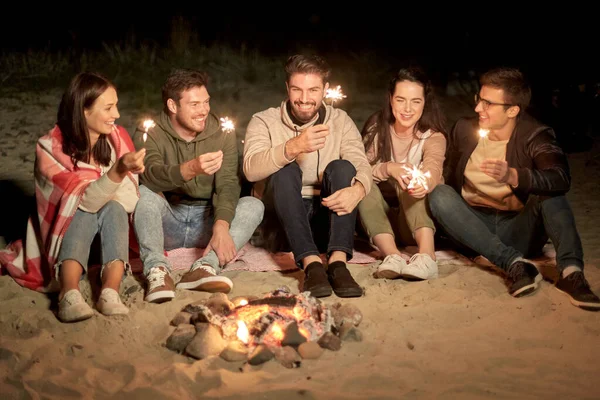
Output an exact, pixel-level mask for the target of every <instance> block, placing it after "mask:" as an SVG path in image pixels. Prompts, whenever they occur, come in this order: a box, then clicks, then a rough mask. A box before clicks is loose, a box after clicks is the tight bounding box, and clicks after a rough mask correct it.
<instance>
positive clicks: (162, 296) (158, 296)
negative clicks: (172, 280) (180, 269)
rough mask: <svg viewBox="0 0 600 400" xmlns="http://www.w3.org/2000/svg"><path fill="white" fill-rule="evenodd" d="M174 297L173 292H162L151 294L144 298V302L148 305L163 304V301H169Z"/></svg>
mask: <svg viewBox="0 0 600 400" xmlns="http://www.w3.org/2000/svg"><path fill="white" fill-rule="evenodd" d="M174 297H175V292H173V291H171V290H162V291H160V292H156V293H152V294H149V295H148V296H146V298H145V299H144V300H146V301H147V302H149V303H156V304H160V303H164V302H165V301H171V300H173V298H174Z"/></svg>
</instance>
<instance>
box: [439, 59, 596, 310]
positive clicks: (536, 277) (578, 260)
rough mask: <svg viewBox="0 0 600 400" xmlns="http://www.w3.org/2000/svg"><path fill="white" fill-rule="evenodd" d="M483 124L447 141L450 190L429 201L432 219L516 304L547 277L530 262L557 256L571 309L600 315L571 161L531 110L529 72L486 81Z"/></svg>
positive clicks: (457, 131)
mask: <svg viewBox="0 0 600 400" xmlns="http://www.w3.org/2000/svg"><path fill="white" fill-rule="evenodd" d="M480 83H481V89H480V91H479V94H478V95H477V96H476V98H475V100H476V106H475V112H477V114H478V118H474V119H473V118H463V119H460V120H459V121H458V122H457V123H456V124H455V126H454V129H453V130H452V133H451V135H450V137H449V138H448V150H447V155H446V165H445V168H444V178H445V182H446V184H445V185H438V186H436V188H435V189H434V190H433V192H432V193H430V194H429V205H430V208H431V212H432V215H433V216H434V218H435V219H436V220H437V222H438V223H439V225H440V226H441V227H442V228H443V230H444V231H445V232H446V233H447V234H448V236H449V237H450V238H451V239H452V240H454V241H456V242H457V243H458V244H459V245H461V247H465V248H466V250H467V251H468V252H471V253H472V252H474V253H475V254H480V255H482V256H484V257H486V258H487V259H488V260H489V261H490V262H492V263H493V264H495V265H496V266H497V267H499V268H500V269H501V270H502V271H503V272H504V273H505V275H506V276H507V278H508V280H509V292H510V294H511V295H513V296H515V297H521V296H525V295H528V294H532V293H534V292H535V291H536V290H537V289H538V285H539V282H540V281H541V280H542V276H541V274H540V273H539V272H538V270H537V268H536V267H535V265H533V264H532V263H531V262H530V261H529V260H527V259H526V258H525V257H534V256H537V255H540V254H541V252H542V248H543V246H544V244H545V243H546V242H547V240H548V237H550V240H551V241H552V243H553V244H554V247H555V249H556V264H557V267H558V269H559V271H560V276H559V278H558V280H557V282H556V288H557V289H558V290H559V291H561V292H563V293H565V294H566V295H568V296H569V298H570V301H571V303H572V304H574V305H576V306H578V307H581V308H582V309H586V310H593V311H596V310H600V299H599V298H598V297H597V296H596V295H595V294H594V293H593V292H592V291H591V289H590V287H589V284H588V282H587V281H586V279H585V277H584V275H583V249H582V245H581V240H580V238H579V234H578V233H577V229H576V226H575V218H574V216H573V212H572V211H571V208H570V206H569V203H568V201H567V198H566V197H565V194H566V193H567V192H568V190H569V188H570V184H571V176H570V173H569V166H568V164H567V159H566V156H565V154H564V152H563V150H562V149H561V148H560V146H559V145H558V144H557V142H556V137H555V134H554V131H553V130H552V128H550V127H547V126H544V125H542V124H541V123H539V122H538V121H536V120H535V119H534V118H533V117H531V116H530V115H528V114H527V113H526V112H525V110H526V109H527V107H528V106H529V102H530V99H531V89H530V87H529V85H528V83H527V82H526V80H525V79H524V77H523V75H522V73H521V72H520V71H519V70H517V69H512V68H497V69H494V70H491V71H488V72H486V73H485V74H484V75H483V76H482V77H481V79H480Z"/></svg>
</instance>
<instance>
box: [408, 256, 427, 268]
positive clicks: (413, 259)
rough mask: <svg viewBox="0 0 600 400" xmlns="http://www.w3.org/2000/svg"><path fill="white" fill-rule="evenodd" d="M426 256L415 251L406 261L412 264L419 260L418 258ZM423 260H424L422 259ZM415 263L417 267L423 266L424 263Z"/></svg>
mask: <svg viewBox="0 0 600 400" xmlns="http://www.w3.org/2000/svg"><path fill="white" fill-rule="evenodd" d="M426 256H427V255H426V254H423V253H417V254H414V255H413V256H412V257H411V258H410V260H409V261H408V263H409V264H412V263H414V262H415V261H416V260H419V259H424V258H425V257H426ZM423 262H425V260H423ZM417 265H418V266H419V267H425V264H422V263H417Z"/></svg>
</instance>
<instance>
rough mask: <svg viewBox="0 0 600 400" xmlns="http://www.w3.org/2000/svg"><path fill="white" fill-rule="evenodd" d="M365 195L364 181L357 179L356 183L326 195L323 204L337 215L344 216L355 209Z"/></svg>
mask: <svg viewBox="0 0 600 400" xmlns="http://www.w3.org/2000/svg"><path fill="white" fill-rule="evenodd" d="M364 197H365V188H364V186H363V185H362V183H360V182H359V181H356V182H355V183H354V185H352V186H350V187H347V188H343V189H340V190H338V191H337V192H335V193H334V194H332V195H331V196H328V197H325V198H324V199H323V200H322V201H321V204H323V205H324V206H325V207H327V208H329V209H330V210H331V211H333V212H334V213H336V214H337V215H339V216H342V215H346V214H350V213H351V212H352V211H354V209H355V208H356V206H357V205H358V203H359V202H360V201H361V200H362V199H363V198H364Z"/></svg>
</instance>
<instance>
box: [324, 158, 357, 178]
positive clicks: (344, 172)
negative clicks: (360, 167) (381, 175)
mask: <svg viewBox="0 0 600 400" xmlns="http://www.w3.org/2000/svg"><path fill="white" fill-rule="evenodd" d="M325 174H326V175H328V176H329V177H332V178H338V177H339V178H346V177H348V178H349V179H352V178H354V176H356V168H354V165H352V163H351V162H350V161H348V160H333V161H332V162H330V163H329V164H327V167H326V168H325Z"/></svg>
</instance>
